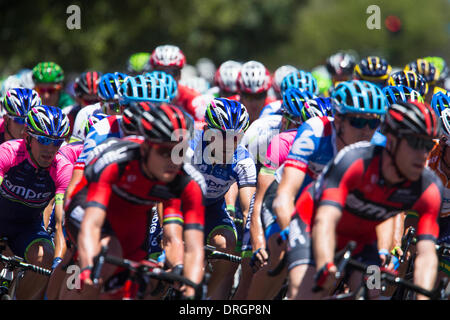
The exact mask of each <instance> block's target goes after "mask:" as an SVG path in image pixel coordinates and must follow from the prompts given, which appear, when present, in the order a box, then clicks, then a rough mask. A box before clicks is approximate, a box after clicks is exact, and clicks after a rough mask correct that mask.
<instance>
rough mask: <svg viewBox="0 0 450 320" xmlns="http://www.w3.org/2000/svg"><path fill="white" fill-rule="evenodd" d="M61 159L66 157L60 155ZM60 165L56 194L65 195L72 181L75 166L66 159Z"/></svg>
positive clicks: (57, 174)
mask: <svg viewBox="0 0 450 320" xmlns="http://www.w3.org/2000/svg"><path fill="white" fill-rule="evenodd" d="M60 157H64V156H63V155H60ZM60 163H61V164H60V165H58V170H57V172H56V180H55V182H56V183H55V185H56V191H55V193H56V194H60V193H65V192H66V189H67V186H68V185H69V182H70V179H71V178H72V172H73V165H72V163H70V161H69V160H67V159H64V160H62V161H61V162H60Z"/></svg>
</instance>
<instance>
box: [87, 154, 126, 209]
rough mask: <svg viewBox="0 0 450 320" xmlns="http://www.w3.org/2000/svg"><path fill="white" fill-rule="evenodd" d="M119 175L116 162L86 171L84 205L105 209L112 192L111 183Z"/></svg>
mask: <svg viewBox="0 0 450 320" xmlns="http://www.w3.org/2000/svg"><path fill="white" fill-rule="evenodd" d="M118 177H119V166H118V165H117V164H116V163H112V164H109V165H107V166H106V167H105V168H103V169H101V171H100V172H96V170H95V169H93V170H90V171H89V172H87V173H86V180H87V181H88V182H89V188H88V193H87V197H86V207H98V208H101V209H104V210H106V208H107V207H108V203H109V199H110V197H111V192H112V184H113V183H114V182H115V181H116V180H117V179H118Z"/></svg>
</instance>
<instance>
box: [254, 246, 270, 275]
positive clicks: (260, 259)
mask: <svg viewBox="0 0 450 320" xmlns="http://www.w3.org/2000/svg"><path fill="white" fill-rule="evenodd" d="M268 260H269V254H268V253H267V251H266V249H265V248H259V249H258V250H256V251H255V252H253V255H252V258H251V259H250V267H252V270H253V272H256V271H258V269H260V268H262V267H264V266H266V265H267V261H268Z"/></svg>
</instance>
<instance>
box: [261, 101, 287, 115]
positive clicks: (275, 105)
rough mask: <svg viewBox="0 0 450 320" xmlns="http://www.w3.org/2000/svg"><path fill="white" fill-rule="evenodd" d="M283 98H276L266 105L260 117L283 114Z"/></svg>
mask: <svg viewBox="0 0 450 320" xmlns="http://www.w3.org/2000/svg"><path fill="white" fill-rule="evenodd" d="M282 104H283V100H276V101H274V102H271V103H269V104H268V105H266V106H264V108H263V109H262V110H261V113H260V114H259V119H261V118H264V117H267V116H270V115H281V106H282Z"/></svg>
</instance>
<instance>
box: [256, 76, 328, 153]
mask: <svg viewBox="0 0 450 320" xmlns="http://www.w3.org/2000/svg"><path fill="white" fill-rule="evenodd" d="M289 88H298V89H300V90H301V91H305V92H306V93H305V94H307V95H308V96H309V97H308V99H312V98H315V96H316V95H317V94H318V93H319V86H318V84H317V80H316V79H315V78H314V77H313V75H312V74H311V73H310V72H306V71H303V70H296V71H294V72H291V73H289V74H288V75H286V76H285V77H284V78H283V80H282V81H281V84H280V92H281V96H283V94H284V92H285V91H286V90H287V89H289ZM282 103H283V101H282V100H276V101H274V102H271V103H269V104H268V105H266V106H265V107H264V108H263V110H262V111H261V113H260V115H259V117H260V118H263V117H265V116H267V115H273V114H278V115H280V114H281V105H282ZM264 151H265V150H264Z"/></svg>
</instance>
